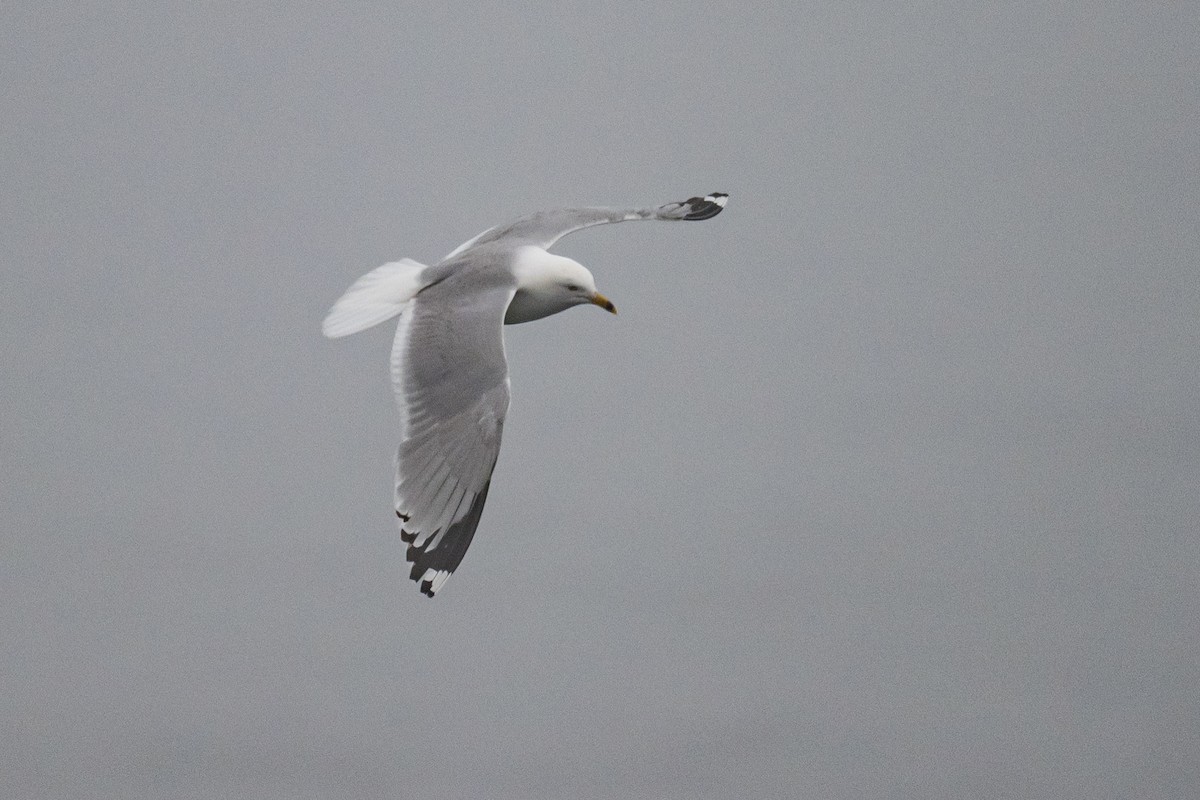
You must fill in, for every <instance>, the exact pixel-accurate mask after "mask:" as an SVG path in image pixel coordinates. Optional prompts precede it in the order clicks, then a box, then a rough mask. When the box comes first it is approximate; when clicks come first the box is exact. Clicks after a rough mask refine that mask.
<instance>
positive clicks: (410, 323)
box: [392, 272, 513, 597]
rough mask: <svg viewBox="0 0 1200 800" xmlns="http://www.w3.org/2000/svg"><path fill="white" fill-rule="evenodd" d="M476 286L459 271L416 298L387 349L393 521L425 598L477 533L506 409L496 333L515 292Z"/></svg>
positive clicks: (474, 278) (475, 277) (475, 276)
mask: <svg viewBox="0 0 1200 800" xmlns="http://www.w3.org/2000/svg"><path fill="white" fill-rule="evenodd" d="M480 281H481V277H480V274H479V273H478V272H466V273H462V274H456V275H452V276H450V277H449V278H447V279H446V280H444V281H442V282H440V283H438V284H436V285H434V286H430V287H428V288H427V289H425V290H424V291H422V292H421V293H420V294H418V295H417V297H416V298H415V299H413V300H412V301H411V302H410V303H409V304H408V307H407V308H406V309H405V311H404V313H403V316H402V317H401V320H400V325H399V327H398V328H397V329H396V339H395V343H394V345H393V347H392V381H393V385H394V388H395V391H396V402H397V404H398V406H399V408H400V417H401V441H400V447H399V449H398V450H397V453H396V516H397V517H399V519H400V536H401V538H402V539H403V540H404V542H405V543H407V544H408V549H407V559H408V561H409V562H410V563H411V564H412V571H411V573H410V577H411V578H412V579H413V580H414V581H416V582H417V583H418V586H419V588H420V590H421V591H422V592H423V593H425V594H427V595H429V596H430V597H433V595H434V593H435V592H437V591H438V590H439V589H441V587H442V585H443V584H445V582H446V580H447V579H448V578H449V577H450V574H451V573H453V572H454V570H455V569H456V568H457V567H458V564H459V562H460V561H462V558H463V555H464V554H465V553H466V551H467V547H468V545H470V543H471V539H472V537H474V535H475V528H476V527H477V526H478V525H479V517H480V514H481V513H482V511H483V504H484V501H485V500H486V499H487V492H488V485H489V483H490V481H491V476H492V469H493V468H494V467H495V465H496V456H497V455H498V454H499V452H500V436H501V432H502V430H503V427H504V415H505V413H506V412H507V411H508V397H509V381H508V363H507V361H506V360H505V357H504V340H503V337H502V332H501V331H502V325H503V322H504V311H505V309H506V308H507V306H508V303H509V300H511V298H512V292H513V290H512V288H511V287H508V286H494V285H493V286H486V285H482V286H481V285H479V284H480ZM491 282H493V283H494V281H491ZM484 283H487V281H484Z"/></svg>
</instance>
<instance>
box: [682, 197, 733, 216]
mask: <svg viewBox="0 0 1200 800" xmlns="http://www.w3.org/2000/svg"><path fill="white" fill-rule="evenodd" d="M728 199H729V195H728V194H727V193H725V192H713V193H712V194H706V195H704V197H689V198H688V199H687V200H684V201H683V204H684V205H686V206H687V207H688V210H687V213H686V214H684V215H683V218H684V219H685V220H687V221H689V222H697V221H699V220H704V219H712V218H713V217H715V216H716V215H717V214H720V213H721V211H722V210H723V209H724V208H725V202H726V201H727V200H728Z"/></svg>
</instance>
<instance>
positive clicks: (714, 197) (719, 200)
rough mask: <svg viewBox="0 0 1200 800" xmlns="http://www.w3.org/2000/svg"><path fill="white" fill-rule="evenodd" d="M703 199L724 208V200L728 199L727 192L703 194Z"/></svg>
mask: <svg viewBox="0 0 1200 800" xmlns="http://www.w3.org/2000/svg"><path fill="white" fill-rule="evenodd" d="M704 199H705V200H707V201H708V202H710V203H716V204H717V205H719V206H720V207H721V208H724V207H725V201H727V200H728V199H729V195H727V194H710V195H705V197H704Z"/></svg>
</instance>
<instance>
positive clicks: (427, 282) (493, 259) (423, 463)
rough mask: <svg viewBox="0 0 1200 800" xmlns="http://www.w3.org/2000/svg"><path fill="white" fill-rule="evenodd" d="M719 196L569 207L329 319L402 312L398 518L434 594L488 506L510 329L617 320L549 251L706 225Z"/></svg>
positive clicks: (411, 272) (413, 269)
mask: <svg viewBox="0 0 1200 800" xmlns="http://www.w3.org/2000/svg"><path fill="white" fill-rule="evenodd" d="M727 199H728V195H727V194H724V193H722V192H714V193H713V194H709V195H705V196H704V197H693V198H691V199H689V200H684V201H682V202H679V203H667V204H666V205H662V206H659V207H658V208H563V209H556V210H553V211H540V212H538V213H536V214H531V215H529V216H527V217H522V218H521V219H518V220H516V221H515V222H511V223H509V224H507V225H498V226H496V227H494V228H489V229H488V230H486V231H484V232H483V233H481V234H479V235H478V236H476V237H475V238H473V239H470V240H469V241H466V242H464V243H463V244H461V245H459V246H458V247H457V248H455V249H454V250H453V251H452V252H451V253H450V254H449V255H447V256H446V257H445V258H443V259H442V260H441V261H440V262H439V263H437V264H434V265H433V266H425V265H424V264H419V263H417V262H416V261H413V260H411V259H407V258H406V259H402V260H400V261H394V262H391V263H388V264H384V265H383V266H382V267H379V268H377V269H374V270H372V271H371V272H368V273H367V274H366V275H364V276H362V277H361V278H359V279H358V280H357V281H356V282H355V283H354V285H353V286H351V287H350V288H349V289H347V290H346V293H345V294H344V295H342V297H341V299H339V300H338V301H337V303H335V304H334V306H333V308H332V309H330V311H329V315H328V316H326V317H325V322H324V324H323V325H322V328H321V330H322V332H323V333H324V334H325V335H326V336H328V337H329V338H331V339H336V338H339V337H342V336H348V335H349V334H352V333H357V332H358V331H361V330H364V329H366V328H369V327H371V326H372V325H377V324H379V323H380V322H384V321H386V320H388V319H391V318H392V317H396V316H399V317H400V324H399V325H398V326H397V328H396V338H395V341H394V344H393V345H392V358H391V366H392V384H393V387H394V388H395V392H396V403H397V405H398V406H399V408H400V447H399V450H398V451H397V453H396V494H395V507H396V516H397V517H398V518H399V520H400V538H401V539H402V540H403V541H404V542H405V543H406V544H407V545H408V550H407V554H406V557H407V560H408V562H409V563H411V564H412V571H411V573H410V577H411V578H412V579H413V580H414V581H416V582H417V585H418V586H419V587H420V590H421V592H423V593H424V594H426V595H428V596H429V597H433V595H434V594H435V593H436V592H437V591H439V590H440V589H441V588H442V586H444V585H445V583H446V580H447V579H448V578H449V577H450V575H451V573H453V572H454V570H455V569H457V568H458V565H459V562H461V561H462V559H463V555H464V554H465V553H466V551H467V547H468V546H469V545H470V544H471V538H472V537H473V536H474V535H475V528H476V527H477V526H478V525H479V516H480V514H481V513H482V512H483V504H484V501H485V500H486V499H487V493H488V486H489V484H490V482H491V477H492V469H493V468H494V467H495V465H496V456H497V455H498V454H499V452H500V434H501V431H502V430H503V428H504V415H505V413H506V412H507V411H508V396H509V392H508V390H509V378H508V362H507V361H506V360H505V357H504V336H503V331H502V327H501V326H502V324H508V325H512V324H516V323H518V322H530V321H531V320H535V319H541V318H542V317H547V316H550V315H551V314H557V313H558V312H560V311H565V310H566V309H568V308H570V307H571V306H577V305H582V304H585V303H590V304H592V305H597V306H600V307H601V308H603V309H605V310H606V311H610V312H612V313H614V314H615V313H616V309H615V308H614V307H613V304H612V303H611V302H610V301H609V300H608V298H607V297H605V296H604V295H602V294H600V293H599V292H598V291H596V281H595V279H594V278H593V277H592V273H591V272H589V271H588V270H587V269H586V268H585V267H584V266H583V265H582V264H579V263H578V262H576V261H572V260H571V259H569V258H563V257H562V256H557V255H553V254H551V253H549V252H547V250H548V249H549V248H550V247H552V246H553V245H554V243H555V242H557V241H558V240H559V239H561V238H562V237H563V236H565V235H567V234H568V233H572V232H574V231H577V230H581V229H582V228H590V227H591V226H593V225H603V224H605V223H609V222H627V221H631V220H665V221H675V220H705V219H711V218H712V217H715V216H716V215H717V214H719V213H721V209H722V208H724V207H725V201H726V200H727Z"/></svg>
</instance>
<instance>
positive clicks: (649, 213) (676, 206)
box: [446, 192, 729, 259]
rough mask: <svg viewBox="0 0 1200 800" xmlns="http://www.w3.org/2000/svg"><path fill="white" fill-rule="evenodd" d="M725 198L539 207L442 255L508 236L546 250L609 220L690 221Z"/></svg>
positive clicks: (708, 215)
mask: <svg viewBox="0 0 1200 800" xmlns="http://www.w3.org/2000/svg"><path fill="white" fill-rule="evenodd" d="M728 199H729V195H728V194H726V193H724V192H713V193H712V194H707V195H705V196H703V197H691V198H689V199H687V200H683V201H680V202H678V203H667V204H665V205H661V206H659V207H657V208H558V209H554V210H552V211H539V212H537V213H536V214H530V215H529V216H527V217H521V218H520V219H519V220H517V221H515V222H511V223H509V224H507V225H497V226H496V227H494V228H489V229H488V230H486V231H484V232H483V233H481V234H479V235H478V236H476V237H475V238H474V239H470V240H468V241H466V242H463V243H462V244H461V245H459V246H458V247H457V248H455V249H454V251H452V252H451V253H450V255H448V256H446V258H447V259H449V258H453V257H454V256H457V255H459V254H460V253H462V252H464V251H466V250H468V249H470V248H472V247H475V246H478V245H483V244H490V243H492V242H498V241H501V240H508V241H511V242H512V243H513V244H532V245H536V246H537V247H540V248H542V249H543V250H546V249H549V248H550V247H552V246H553V245H554V243H555V242H557V241H558V240H559V239H561V238H562V237H564V236H566V235H567V234H568V233H573V232H575V231H578V230H582V229H583V228H590V227H592V226H593V225H604V224H607V223H609V222H629V221H633V220H640V219H646V220H651V219H657V220H664V221H668V222H670V221H676V220H684V221H688V222H692V221H698V220H705V219H712V218H713V217H715V216H716V215H717V214H720V213H721V209H723V208H724V207H725V201H726V200H728Z"/></svg>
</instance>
